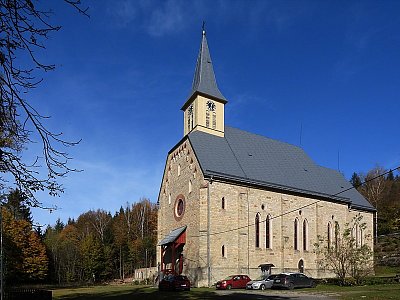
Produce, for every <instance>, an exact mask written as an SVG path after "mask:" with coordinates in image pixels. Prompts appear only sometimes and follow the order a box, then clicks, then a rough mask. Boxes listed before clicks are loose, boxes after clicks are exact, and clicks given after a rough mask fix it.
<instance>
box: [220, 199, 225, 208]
mask: <svg viewBox="0 0 400 300" xmlns="http://www.w3.org/2000/svg"><path fill="white" fill-rule="evenodd" d="M221 208H222V209H225V197H222V199H221Z"/></svg>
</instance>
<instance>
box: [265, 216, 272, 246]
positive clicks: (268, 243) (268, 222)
mask: <svg viewBox="0 0 400 300" xmlns="http://www.w3.org/2000/svg"><path fill="white" fill-rule="evenodd" d="M271 229H272V228H271V216H270V215H268V216H267V219H266V220H265V248H267V249H272V232H271Z"/></svg>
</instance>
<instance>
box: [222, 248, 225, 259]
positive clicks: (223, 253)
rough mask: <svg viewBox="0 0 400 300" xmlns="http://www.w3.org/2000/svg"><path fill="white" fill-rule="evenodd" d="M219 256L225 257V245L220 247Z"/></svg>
mask: <svg viewBox="0 0 400 300" xmlns="http://www.w3.org/2000/svg"><path fill="white" fill-rule="evenodd" d="M221 255H222V257H225V245H222V247H221Z"/></svg>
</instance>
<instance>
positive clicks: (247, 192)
mask: <svg viewBox="0 0 400 300" xmlns="http://www.w3.org/2000/svg"><path fill="white" fill-rule="evenodd" d="M246 198H247V274H248V275H250V204H249V188H246Z"/></svg>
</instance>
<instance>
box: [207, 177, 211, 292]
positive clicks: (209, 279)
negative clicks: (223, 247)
mask: <svg viewBox="0 0 400 300" xmlns="http://www.w3.org/2000/svg"><path fill="white" fill-rule="evenodd" d="M211 184H212V176H211V179H209V180H208V184H207V279H208V287H211V253H210V227H211V226H210V220H211V217H210V210H211V199H210V189H211Z"/></svg>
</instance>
